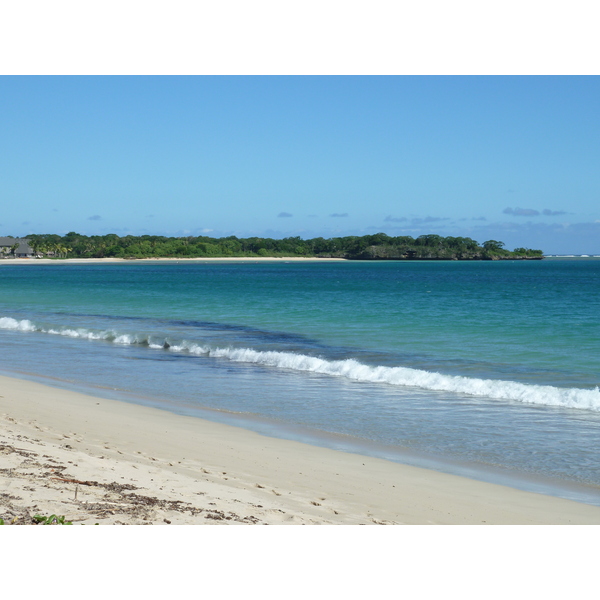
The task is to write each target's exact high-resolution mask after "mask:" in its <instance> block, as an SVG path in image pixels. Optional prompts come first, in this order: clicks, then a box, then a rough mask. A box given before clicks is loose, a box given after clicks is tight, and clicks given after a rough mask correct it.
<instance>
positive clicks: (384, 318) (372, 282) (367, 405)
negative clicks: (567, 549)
mask: <svg viewBox="0 0 600 600" xmlns="http://www.w3.org/2000/svg"><path fill="white" fill-rule="evenodd" d="M9 263H10V264H9ZM0 340H1V341H2V348H3V351H2V359H1V362H0V372H1V373H2V374H5V375H9V376H10V375H12V376H17V377H21V378H27V379H32V380H35V381H40V382H42V383H46V384H49V385H53V386H57V387H63V388H66V389H74V390H77V391H83V392H87V393H91V394H93V395H97V396H103V397H108V398H116V399H120V400H123V401H126V402H134V403H139V404H144V405H148V406H154V407H159V408H163V409H165V410H169V411H172V412H175V413H180V414H185V415H191V416H196V417H201V418H205V419H210V420H214V421H220V422H226V423H231V424H234V425H240V426H243V427H246V428H249V429H253V430H256V431H258V432H261V433H264V434H266V435H271V436H277V437H284V438H290V439H296V440H300V441H305V442H308V443H311V444H317V445H322V446H326V447H331V448H335V449H339V450H344V451H349V452H356V453H359V454H367V455H373V456H379V457H382V458H386V459H389V460H395V461H398V462H403V463H406V464H413V465H416V466H423V467H427V468H434V469H436V470H440V471H444V472H448V473H455V474H459V475H466V476H469V477H473V478H477V479H482V480H485V481H492V482H497V483H503V484H507V485H512V486H513V487H518V488H520V489H526V490H530V491H538V492H542V493H547V494H552V495H557V496H561V497H565V498H571V499H575V500H579V501H583V502H587V503H590V504H596V505H600V469H599V462H600V461H599V460H598V458H599V456H600V391H599V389H598V386H599V384H600V368H599V367H600V259H597V258H564V259H561V258H549V259H545V260H542V261H500V262H495V261H494V262H491V261H482V262H460V261H424V262H421V261H418V262H411V261H406V262H393V261H390V262H348V261H340V262H316V261H313V262H292V261H290V262H286V261H285V260H276V261H273V262H213V261H211V262H207V261H205V262H203V261H201V260H199V261H181V262H159V261H134V262H128V263H108V264H107V263H102V264H97V263H96V264H76V263H63V262H60V261H57V262H56V264H49V265H44V264H35V263H34V264H17V263H14V262H13V261H0Z"/></svg>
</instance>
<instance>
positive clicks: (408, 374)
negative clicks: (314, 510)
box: [0, 317, 600, 412]
mask: <svg viewBox="0 0 600 600" xmlns="http://www.w3.org/2000/svg"><path fill="white" fill-rule="evenodd" d="M0 329H11V330H17V331H23V332H32V331H37V332H40V333H47V334H52V335H63V336H68V337H74V338H83V339H88V340H105V341H108V342H112V343H115V344H124V345H130V344H136V345H144V346H147V347H148V348H151V349H160V350H167V351H169V352H186V353H189V354H195V355H197V356H208V357H212V358H221V359H226V360H231V361H233V362H243V363H252V364H257V365H264V366H268V367H275V368H281V369H290V370H293V371H303V372H310V373H319V374H323V375H330V376H333V377H344V378H346V379H350V380H352V381H359V382H366V383H384V384H388V385H394V386H403V387H415V388H420V389H424V390H431V391H438V392H453V393H457V394H467V395H470V396H477V397H483V398H496V399H501V400H512V401H517V402H523V403H526V404H543V405H548V406H562V407H567V408H577V409H585V410H593V411H599V412H600V390H599V389H598V388H597V387H596V388H595V389H591V390H586V389H581V388H557V387H553V386H549V385H532V384H524V383H519V382H516V381H503V380H495V379H477V378H474V377H463V376H460V375H444V374H442V373H435V372H431V371H424V370H421V369H412V368H409V367H385V366H370V365H365V364H363V363H360V362H359V361H357V360H355V359H352V358H349V359H345V360H327V359H325V358H320V357H316V356H309V355H306V354H296V353H293V352H277V351H261V350H254V349H253V348H211V347H210V346H205V345H201V344H198V343H196V342H189V341H187V340H181V341H172V340H167V339H166V338H160V337H158V336H153V335H148V334H141V333H117V332H114V331H93V330H90V329H86V328H77V329H73V328H68V327H64V328H58V329H56V328H50V329H45V328H43V327H38V326H36V325H34V324H33V323H32V322H31V321H29V320H27V319H24V320H21V321H17V320H16V319H13V318H11V317H0Z"/></svg>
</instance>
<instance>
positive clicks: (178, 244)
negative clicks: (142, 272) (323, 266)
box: [0, 232, 543, 260]
mask: <svg viewBox="0 0 600 600" xmlns="http://www.w3.org/2000/svg"><path fill="white" fill-rule="evenodd" d="M3 239H8V238H3ZM14 241H15V242H16V240H14ZM19 241H20V242H26V243H27V245H28V246H29V247H30V248H31V251H32V253H31V255H32V256H35V257H49V258H57V259H60V258H125V259H136V258H219V257H253V256H257V257H273V258H277V257H285V256H289V257H315V258H345V259H349V260H541V259H542V258H543V252H542V251H541V250H531V249H529V248H515V249H514V250H513V251H510V250H506V249H505V248H504V243H503V242H499V241H496V240H488V241H486V242H483V244H481V245H480V244H479V243H478V242H476V241H475V240H473V239H471V238H468V237H442V236H440V235H434V234H429V235H420V236H419V237H417V238H412V237H411V236H398V237H391V236H389V235H387V234H385V233H376V234H374V235H363V236H347V237H335V238H329V239H325V238H322V237H318V238H313V239H309V240H304V239H302V238H300V237H287V238H283V239H279V240H277V239H272V238H261V237H251V238H237V237H236V236H229V237H223V238H211V237H207V236H199V237H194V236H189V237H165V236H159V235H141V236H133V235H127V236H123V237H119V236H118V235H116V234H114V233H110V234H107V235H93V236H86V235H81V234H79V233H75V232H70V233H67V234H66V235H64V236H60V235H56V234H42V235H37V234H36V235H28V236H27V238H25V239H22V240H19ZM17 246H18V244H17ZM7 250H8V248H7ZM12 251H13V254H14V252H15V251H16V246H15V245H14V244H13V245H12ZM1 253H2V249H1V248H0V254H1ZM4 254H5V255H6V254H7V252H4Z"/></svg>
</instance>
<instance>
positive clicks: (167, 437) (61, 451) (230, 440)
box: [0, 377, 600, 525]
mask: <svg viewBox="0 0 600 600" xmlns="http://www.w3.org/2000/svg"><path fill="white" fill-rule="evenodd" d="M0 396H1V397H0V422H1V427H0V440H1V441H0V517H1V518H3V519H4V521H5V523H7V524H8V523H12V522H15V523H17V524H27V523H31V520H32V517H33V516H34V515H35V514H41V515H50V514H56V515H59V516H61V515H64V516H65V517H66V519H67V520H71V521H72V522H73V523H86V524H93V523H100V524H157V525H158V524H163V525H165V524H173V525H175V524H600V508H598V507H594V506H590V505H586V504H580V503H577V502H572V501H569V500H563V499H559V498H554V497H550V496H544V495H539V494H534V493H529V492H523V491H519V490H515V489H512V488H509V487H504V486H500V485H494V484H490V483H483V482H479V481H474V480H470V479H467V478H463V477H458V476H453V475H447V474H443V473H438V472H436V471H432V470H428V469H420V468H416V467H411V466H406V465H400V464H396V463H393V462H389V461H386V460H381V459H376V458H370V457H366V456H360V455H356V454H349V453H345V452H338V451H335V450H329V449H324V448H319V447H315V446H310V445H307V444H303V443H299V442H294V441H288V440H281V439H276V438H270V437H266V436H263V435H259V434H257V433H254V432H251V431H247V430H245V429H241V428H238V427H232V426H228V425H222V424H217V423H212V422H209V421H204V420H201V419H197V418H193V417H185V416H179V415H175V414H171V413H169V412H166V411H162V410H158V409H153V408H147V407H143V406H138V405H134V404H129V403H125V402H119V401H115V400H106V399H103V398H95V397H92V396H88V395H84V394H80V393H75V392H71V391H65V390H61V389H57V388H54V387H49V386H46V385H41V384H38V383H33V382H30V381H25V380H20V379H13V378H8V377H0Z"/></svg>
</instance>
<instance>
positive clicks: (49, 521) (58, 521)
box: [33, 515, 73, 525]
mask: <svg viewBox="0 0 600 600" xmlns="http://www.w3.org/2000/svg"><path fill="white" fill-rule="evenodd" d="M33 520H34V521H35V522H36V523H37V524H38V525H73V523H72V522H71V521H65V517H64V516H62V517H57V516H56V515H50V516H49V517H42V516H41V515H35V516H34V517H33Z"/></svg>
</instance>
